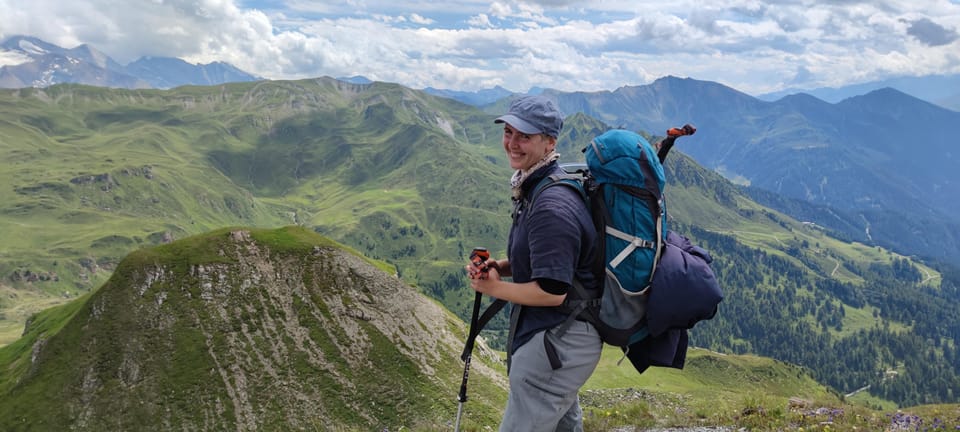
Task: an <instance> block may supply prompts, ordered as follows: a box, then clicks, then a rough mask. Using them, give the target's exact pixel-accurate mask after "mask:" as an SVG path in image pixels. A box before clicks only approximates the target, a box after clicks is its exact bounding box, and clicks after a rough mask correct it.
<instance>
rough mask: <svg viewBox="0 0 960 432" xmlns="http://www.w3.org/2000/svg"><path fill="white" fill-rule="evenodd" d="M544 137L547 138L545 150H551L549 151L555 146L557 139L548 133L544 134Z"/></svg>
mask: <svg viewBox="0 0 960 432" xmlns="http://www.w3.org/2000/svg"><path fill="white" fill-rule="evenodd" d="M544 138H546V139H547V152H551V151H553V150H554V149H556V148H557V139H556V138H554V137H552V136H550V135H544Z"/></svg>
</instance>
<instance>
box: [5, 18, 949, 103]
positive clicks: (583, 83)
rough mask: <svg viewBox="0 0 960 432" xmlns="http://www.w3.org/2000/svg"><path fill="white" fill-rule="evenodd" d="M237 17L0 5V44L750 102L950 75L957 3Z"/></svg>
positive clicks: (410, 79)
mask: <svg viewBox="0 0 960 432" xmlns="http://www.w3.org/2000/svg"><path fill="white" fill-rule="evenodd" d="M239 4H240V3H237V2H236V1H235V0H234V1H231V0H128V1H120V0H74V1H71V2H62V1H60V0H31V1H26V0H0V32H2V33H0V39H5V38H6V37H8V36H12V35H15V34H27V35H32V36H36V37H39V38H41V39H44V40H46V41H49V42H51V43H55V44H58V45H61V46H64V47H67V48H72V47H74V46H76V45H78V44H80V43H89V44H91V45H93V46H94V47H96V48H98V49H100V50H101V51H103V52H105V53H107V54H108V55H110V56H112V57H114V59H116V60H117V61H119V62H121V63H126V62H130V61H132V60H135V59H136V58H138V57H140V56H143V55H152V56H176V57H181V58H184V59H186V60H188V61H191V62H204V63H206V62H210V61H215V60H221V61H226V62H229V63H231V64H234V65H235V66H237V67H239V68H241V69H244V70H247V71H249V72H251V73H254V74H257V75H260V76H264V77H268V78H272V79H295V78H307V77H316V76H323V75H329V76H352V75H364V76H367V77H368V78H371V79H378V80H385V81H394V82H400V83H402V84H405V85H409V86H411V87H426V86H432V87H439V88H458V89H465V90H471V89H479V88H486V87H489V86H490V85H491V84H494V85H503V86H505V87H507V88H510V89H512V90H517V91H524V90H526V89H527V88H529V87H531V86H543V87H554V88H559V89H563V90H601V89H615V88H617V87H620V86H623V85H635V84H643V83H647V82H649V81H650V80H652V79H655V78H657V77H660V76H664V75H675V76H682V77H686V76H689V77H694V78H697V79H704V80H711V81H718V82H721V83H724V84H727V85H730V86H732V87H734V88H737V89H740V90H743V91H747V92H754V93H759V92H766V91H773V90H778V89H780V88H782V87H785V86H789V85H798V84H803V85H808V86H811V87H816V86H823V85H831V86H835V85H843V84H848V83H854V82H857V81H864V80H872V79H881V78H885V77H887V76H891V75H898V74H911V75H923V74H932V73H960V40H958V39H960V38H958V31H960V5H958V4H957V3H956V2H952V1H949V0H921V1H913V2H900V1H894V0H886V1H879V2H875V1H862V2H861V1H855V0H850V1H843V2H836V1H835V2H814V1H807V0H796V1H777V2H773V1H759V0H721V1H718V2H711V3H710V4H709V5H703V4H702V2H694V1H693V0H678V1H675V2H670V3H663V2H661V1H658V0H656V1H655V0H605V1H602V2H589V1H585V0H583V1H574V0H539V1H515V0H499V1H494V2H492V3H491V2H485V1H480V0H469V1H461V2H456V3H449V2H437V1H428V0H412V1H393V0H352V1H347V2H312V1H306V0H286V1H285V2H279V1H275V0H264V1H262V2H257V1H247V2H245V3H243V4H245V5H250V6H246V7H241V6H239ZM0 61H5V60H2V58H0ZM7 61H9V60H7Z"/></svg>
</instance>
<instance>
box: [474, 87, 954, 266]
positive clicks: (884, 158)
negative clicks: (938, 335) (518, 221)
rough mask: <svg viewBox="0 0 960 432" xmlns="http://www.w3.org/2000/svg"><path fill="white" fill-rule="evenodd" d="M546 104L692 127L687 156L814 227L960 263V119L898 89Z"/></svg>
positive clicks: (653, 90) (631, 123)
mask: <svg viewBox="0 0 960 432" xmlns="http://www.w3.org/2000/svg"><path fill="white" fill-rule="evenodd" d="M545 94H549V95H551V96H552V97H554V98H556V99H557V100H558V101H559V105H560V108H561V110H563V111H564V112H582V113H584V114H587V115H589V116H592V117H595V118H597V119H600V120H602V121H604V122H605V123H608V124H611V125H619V126H622V127H626V128H629V129H634V130H653V131H658V130H666V129H667V128H669V127H671V126H672V125H678V124H683V123H688V122H689V123H693V124H695V125H697V126H698V127H700V129H701V130H700V131H699V132H697V134H696V135H694V136H693V137H691V138H690V139H689V141H688V142H687V143H685V144H684V147H683V151H684V152H686V153H687V154H689V155H690V156H691V157H693V158H694V159H696V160H697V162H698V163H700V164H701V165H703V166H704V167H707V168H709V169H712V170H715V171H717V172H720V173H722V174H723V175H724V176H725V177H727V178H729V179H732V180H733V181H735V182H737V183H739V184H741V185H744V186H749V187H750V188H751V189H753V190H757V191H758V193H762V192H764V191H766V192H770V193H772V194H774V195H776V196H779V197H782V198H785V199H787V200H794V201H800V202H803V203H805V208H804V210H805V211H806V214H805V216H806V217H810V218H811V219H808V221H809V222H816V223H818V224H822V225H825V226H828V227H830V228H831V229H834V230H836V231H838V232H843V233H844V235H845V236H847V237H848V238H850V239H854V240H857V241H863V242H867V243H871V244H881V245H884V246H887V247H889V248H892V249H894V250H897V251H899V252H901V253H905V254H911V255H919V256H924V257H929V258H932V259H937V260H943V261H947V262H951V263H954V264H957V263H960V241H958V240H960V202H958V201H957V200H956V199H955V197H957V196H960V170H958V169H957V166H958V163H960V161H958V159H957V157H958V156H957V155H956V154H955V153H956V151H955V149H954V148H955V146H956V143H957V138H956V134H955V133H954V132H953V131H952V130H951V129H950V128H949V127H947V125H952V124H960V113H958V112H956V111H951V110H948V109H944V108H942V107H939V106H936V105H933V104H931V103H928V102H925V101H923V100H920V99H917V98H914V97H912V96H909V95H907V94H904V93H902V92H900V91H897V90H894V89H890V88H886V89H881V90H876V91H873V92H871V93H868V94H866V95H863V96H858V97H853V98H850V99H846V100H844V101H842V102H840V103H837V104H830V103H827V102H824V101H821V100H819V99H816V98H814V97H812V96H808V95H794V96H790V97H786V98H783V99H780V100H778V101H775V102H766V101H761V100H759V99H756V98H754V97H752V96H749V95H746V94H744V93H741V92H739V91H736V90H734V89H731V88H729V87H726V86H723V85H721V84H717V83H713V82H709V81H698V80H693V79H681V78H674V77H665V78H661V79H658V80H656V81H655V82H654V83H652V84H650V85H645V86H635V87H623V88H620V89H617V90H616V91H613V92H590V93H587V92H573V93H567V92H557V91H548V92H547V93H545ZM498 109H502V107H495V108H493V109H492V110H490V111H488V112H493V111H496V110H498ZM767 203H768V204H770V205H773V204H775V203H780V204H783V205H780V206H777V207H775V208H778V209H779V210H781V211H784V212H788V213H790V212H793V211H795V210H797V209H798V207H797V206H795V205H788V204H787V203H786V202H785V201H776V202H775V201H767ZM813 209H817V210H816V211H813V212H811V211H810V210H813ZM794 214H795V215H796V216H797V217H800V214H799V213H794Z"/></svg>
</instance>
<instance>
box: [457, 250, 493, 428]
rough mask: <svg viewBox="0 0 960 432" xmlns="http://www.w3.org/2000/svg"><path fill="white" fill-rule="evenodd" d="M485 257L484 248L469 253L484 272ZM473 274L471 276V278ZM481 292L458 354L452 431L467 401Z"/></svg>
mask: <svg viewBox="0 0 960 432" xmlns="http://www.w3.org/2000/svg"><path fill="white" fill-rule="evenodd" d="M487 258H490V252H488V251H487V249H485V248H480V247H478V248H474V249H473V252H471V253H470V261H472V262H473V265H475V266H477V267H480V271H481V272H484V273H486V272H487V267H486V265H484V263H485V262H486V261H487ZM472 277H473V276H471V278H472ZM477 277H483V276H482V275H477ZM482 297H483V294H480V293H479V292H477V293H476V295H475V296H474V297H473V314H472V315H471V317H470V330H469V333H468V334H467V341H466V343H465V344H464V347H463V354H462V355H461V356H460V359H461V360H463V379H461V380H460V393H459V394H458V395H457V401H458V402H460V404H459V405H458V406H457V422H456V425H455V426H454V429H453V430H454V432H459V431H460V416H461V415H463V404H464V402H466V401H467V379H468V378H469V377H470V360H471V359H472V357H473V343H474V341H476V340H477V335H476V333H474V331H476V332H477V333H479V332H480V329H479V328H477V326H478V324H477V321H478V320H479V319H480V302H481V300H482Z"/></svg>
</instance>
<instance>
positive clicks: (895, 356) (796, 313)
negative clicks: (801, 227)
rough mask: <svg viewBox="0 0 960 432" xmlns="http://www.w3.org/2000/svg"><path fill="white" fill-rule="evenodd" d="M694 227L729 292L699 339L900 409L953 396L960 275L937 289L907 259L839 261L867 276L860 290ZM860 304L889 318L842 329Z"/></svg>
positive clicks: (959, 374) (695, 340) (958, 372)
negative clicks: (796, 368)
mask: <svg viewBox="0 0 960 432" xmlns="http://www.w3.org/2000/svg"><path fill="white" fill-rule="evenodd" d="M690 232H691V233H692V234H693V237H696V238H697V241H698V242H700V243H701V244H702V245H703V246H704V247H705V248H707V249H708V250H710V251H716V252H715V261H714V263H713V269H714V271H715V272H716V274H717V277H718V279H719V280H721V281H722V282H723V286H724V288H725V289H726V291H725V293H724V294H725V298H724V301H723V303H722V304H721V306H720V307H721V313H718V314H717V317H716V318H715V319H713V320H711V321H706V322H703V323H700V324H698V325H697V327H695V328H694V329H693V330H692V331H691V333H690V338H691V343H692V344H693V345H696V346H701V347H705V348H710V349H715V350H718V351H725V350H727V349H729V350H730V351H732V352H734V353H756V354H759V355H764V356H769V357H773V358H776V359H779V360H783V361H786V362H790V363H795V364H800V365H804V366H806V367H807V368H809V369H810V370H811V373H812V374H813V375H814V377H816V378H817V379H818V380H819V381H821V382H823V383H825V384H827V385H829V386H831V387H833V388H834V389H835V390H837V391H839V392H842V393H850V392H853V391H855V390H858V389H861V388H863V387H866V386H869V389H870V392H871V393H872V394H874V395H876V396H879V397H881V398H884V399H888V400H893V401H896V402H897V403H899V404H900V405H901V406H908V405H916V404H926V403H940V402H948V401H956V398H957V397H958V394H957V392H958V389H960V325H957V324H956V320H955V319H954V318H953V314H955V311H957V310H960V289H958V287H960V283H958V279H957V273H956V272H955V271H954V272H951V271H949V270H947V271H943V272H942V275H943V280H942V282H941V284H940V285H941V286H940V289H939V290H935V289H931V288H926V287H920V286H919V285H918V284H919V282H920V281H921V275H920V273H919V272H918V271H917V269H916V268H914V267H913V266H912V265H911V264H910V263H909V262H908V261H906V260H894V261H893V262H891V263H890V264H889V265H879V264H872V265H870V266H869V268H860V267H858V266H857V265H856V264H854V263H849V262H848V263H842V265H844V266H845V268H846V269H847V270H850V271H852V272H854V273H856V274H858V275H859V276H861V277H863V278H864V279H865V280H866V281H867V283H866V284H864V287H859V286H855V285H852V284H849V283H841V282H837V281H835V280H832V279H828V278H823V279H820V280H818V281H816V282H814V283H811V282H810V278H809V276H808V275H806V274H805V273H804V272H803V271H801V269H800V268H799V267H797V266H796V265H795V264H792V263H791V262H790V261H788V260H787V259H785V258H783V257H779V256H776V255H772V254H769V253H767V252H764V251H761V250H759V249H753V248H749V247H745V246H743V245H742V244H740V243H737V242H736V241H735V240H734V239H733V238H732V237H729V236H725V235H721V234H716V233H712V232H708V231H704V230H699V229H696V228H693V227H691V228H690ZM794 253H798V254H800V253H804V252H803V251H802V250H799V249H798V250H795V251H794ZM758 263H759V264H760V265H757V264H758ZM907 288H909V289H907ZM828 294H832V295H828ZM854 308H855V309H861V308H867V309H870V310H872V311H873V312H872V313H873V314H874V317H876V318H882V322H884V323H885V324H884V325H882V326H874V327H872V328H864V329H859V330H856V331H854V332H852V333H849V332H846V333H845V332H844V329H843V327H842V326H843V324H842V323H843V318H844V315H845V314H846V313H847V312H846V311H847V310H850V309H854ZM891 322H893V323H897V324H896V325H891V324H889V323H891ZM950 322H953V323H954V324H953V325H952V326H945V323H950ZM907 327H909V328H912V329H913V331H912V332H907V331H905V329H906V328H907Z"/></svg>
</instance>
